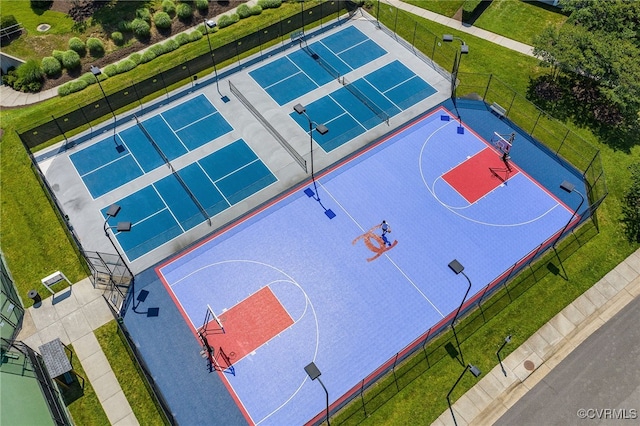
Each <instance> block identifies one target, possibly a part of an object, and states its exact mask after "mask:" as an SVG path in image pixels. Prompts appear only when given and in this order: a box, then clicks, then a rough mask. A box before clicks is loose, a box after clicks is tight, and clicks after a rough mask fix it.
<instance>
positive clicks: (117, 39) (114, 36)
mask: <svg viewBox="0 0 640 426" xmlns="http://www.w3.org/2000/svg"><path fill="white" fill-rule="evenodd" d="M111 40H113V42H114V43H115V44H116V45H117V46H122V45H123V44H124V36H123V35H122V33H121V32H120V31H114V32H112V33H111Z"/></svg>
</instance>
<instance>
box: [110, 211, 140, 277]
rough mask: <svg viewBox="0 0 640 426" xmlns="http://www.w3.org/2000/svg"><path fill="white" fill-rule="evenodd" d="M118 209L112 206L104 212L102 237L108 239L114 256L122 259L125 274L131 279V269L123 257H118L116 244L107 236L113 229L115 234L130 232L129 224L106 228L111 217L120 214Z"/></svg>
mask: <svg viewBox="0 0 640 426" xmlns="http://www.w3.org/2000/svg"><path fill="white" fill-rule="evenodd" d="M120 209H121V208H120V206H119V205H118V204H112V205H110V206H109V208H108V209H107V212H106V216H107V218H106V219H105V220H104V225H103V228H104V235H105V236H106V237H107V238H108V239H109V242H110V243H111V245H112V246H113V249H114V250H115V251H116V254H117V255H118V257H119V258H120V259H122V263H123V264H124V267H125V268H127V272H129V274H130V275H131V278H132V279H133V272H131V269H129V265H127V262H126V261H125V260H124V257H122V256H120V251H119V250H118V248H117V247H116V243H115V242H114V241H113V240H112V239H111V235H109V230H110V229H111V231H112V232H113V230H114V229H115V230H116V231H117V232H129V231H131V222H118V224H117V225H116V226H108V222H109V219H110V218H112V217H116V216H117V215H118V213H120Z"/></svg>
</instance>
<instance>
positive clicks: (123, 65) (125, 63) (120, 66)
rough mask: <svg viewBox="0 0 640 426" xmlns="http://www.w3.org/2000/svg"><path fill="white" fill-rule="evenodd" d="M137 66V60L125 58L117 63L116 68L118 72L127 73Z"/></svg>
mask: <svg viewBox="0 0 640 426" xmlns="http://www.w3.org/2000/svg"><path fill="white" fill-rule="evenodd" d="M136 66H137V64H136V63H135V62H133V61H132V60H131V59H125V60H122V61H120V62H118V63H117V64H116V69H117V70H118V74H122V73H125V72H127V71H131V70H132V69H134V68H135V67H136Z"/></svg>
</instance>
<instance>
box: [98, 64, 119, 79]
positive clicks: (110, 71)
mask: <svg viewBox="0 0 640 426" xmlns="http://www.w3.org/2000/svg"><path fill="white" fill-rule="evenodd" d="M102 74H104V75H106V76H107V77H113V76H114V75H116V74H118V67H117V66H116V64H109V65H107V66H106V67H104V68H103V69H102Z"/></svg>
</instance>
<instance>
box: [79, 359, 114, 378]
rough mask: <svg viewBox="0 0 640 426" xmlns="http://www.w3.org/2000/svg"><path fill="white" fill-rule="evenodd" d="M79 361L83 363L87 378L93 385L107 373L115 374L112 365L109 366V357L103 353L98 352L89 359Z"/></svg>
mask: <svg viewBox="0 0 640 426" xmlns="http://www.w3.org/2000/svg"><path fill="white" fill-rule="evenodd" d="M79 359H80V362H81V363H82V368H84V371H85V373H87V378H88V379H89V380H90V381H91V383H93V382H94V381H96V380H98V379H99V378H100V377H102V376H103V375H105V374H107V373H111V374H113V371H112V370H111V365H109V361H107V357H106V356H104V353H103V352H102V351H100V352H96V353H94V354H93V355H90V356H89V357H87V358H79Z"/></svg>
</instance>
